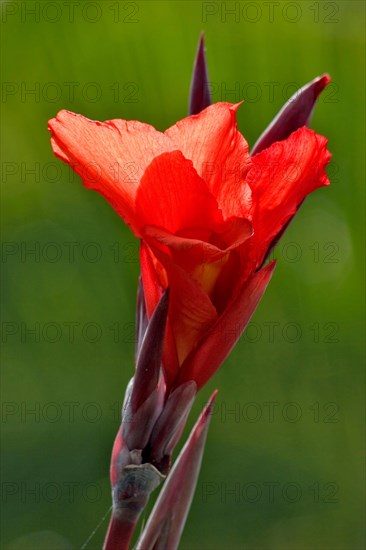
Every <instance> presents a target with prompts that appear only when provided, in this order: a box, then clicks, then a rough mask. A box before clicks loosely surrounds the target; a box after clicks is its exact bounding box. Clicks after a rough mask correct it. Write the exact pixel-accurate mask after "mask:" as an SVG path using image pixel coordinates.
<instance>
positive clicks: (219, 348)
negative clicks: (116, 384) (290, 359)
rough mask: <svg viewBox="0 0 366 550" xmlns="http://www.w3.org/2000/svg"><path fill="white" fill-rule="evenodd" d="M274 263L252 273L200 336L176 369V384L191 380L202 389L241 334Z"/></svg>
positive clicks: (269, 276) (264, 287) (262, 291)
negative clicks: (196, 343)
mask: <svg viewBox="0 0 366 550" xmlns="http://www.w3.org/2000/svg"><path fill="white" fill-rule="evenodd" d="M274 267H275V262H271V263H270V264H269V265H268V266H266V267H265V268H263V269H262V270H261V271H258V272H257V273H254V275H253V276H252V277H251V278H250V279H249V280H248V282H247V283H246V284H245V285H244V287H243V288H242V291H241V293H240V295H239V296H237V297H236V299H234V300H233V301H232V302H231V303H230V305H229V306H228V307H227V308H226V310H225V311H224V313H223V314H222V315H221V316H220V317H219V319H218V320H217V322H216V323H215V325H214V326H213V327H212V328H211V329H210V330H209V331H208V332H207V333H206V334H205V335H204V337H203V338H202V340H201V341H200V342H199V343H198V345H197V348H196V349H195V350H193V351H192V353H191V354H190V355H189V357H188V358H187V359H186V360H185V362H184V363H183V365H182V366H181V368H180V376H179V379H178V381H177V382H176V385H177V386H179V384H182V383H184V382H188V381H189V380H194V381H195V382H196V384H197V386H198V389H200V388H202V386H204V385H205V384H206V382H207V381H208V380H209V379H210V378H211V376H212V375H213V374H214V373H215V372H216V371H217V369H218V368H219V367H220V366H221V365H222V363H223V362H224V361H225V359H226V357H227V356H228V355H229V353H230V351H231V350H232V349H233V347H234V345H235V344H236V342H237V341H238V339H239V338H240V336H241V334H242V333H243V331H244V329H245V327H246V325H247V324H248V322H249V320H250V318H251V316H252V315H253V313H254V311H255V309H256V307H257V305H258V304H259V301H260V299H261V298H262V296H263V294H264V291H265V290H266V287H267V285H268V283H269V281H270V279H271V276H272V272H273V269H274Z"/></svg>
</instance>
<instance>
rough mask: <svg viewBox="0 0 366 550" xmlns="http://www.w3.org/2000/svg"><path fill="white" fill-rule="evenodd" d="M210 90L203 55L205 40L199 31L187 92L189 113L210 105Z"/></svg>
mask: <svg viewBox="0 0 366 550" xmlns="http://www.w3.org/2000/svg"><path fill="white" fill-rule="evenodd" d="M211 103H212V101H211V92H210V84H209V79H208V70H207V63H206V55H205V41H204V36H203V33H201V36H200V41H199V43H198V48H197V53H196V58H195V61H194V67H193V74H192V80H191V89H190V92H189V110H188V112H189V114H190V115H197V114H198V113H200V112H201V111H203V109H206V107H208V106H209V105H211Z"/></svg>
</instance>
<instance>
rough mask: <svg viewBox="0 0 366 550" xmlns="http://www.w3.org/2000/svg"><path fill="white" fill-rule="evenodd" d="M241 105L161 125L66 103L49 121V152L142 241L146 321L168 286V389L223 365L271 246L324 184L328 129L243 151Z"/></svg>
mask: <svg viewBox="0 0 366 550" xmlns="http://www.w3.org/2000/svg"><path fill="white" fill-rule="evenodd" d="M238 107H239V105H233V104H230V103H216V104H214V105H211V106H209V107H207V108H206V109H205V110H204V111H202V112H200V113H199V114H197V115H193V116H190V117H187V118H185V119H183V120H181V121H179V122H178V123H177V124H175V125H174V126H173V127H171V128H169V129H168V130H166V132H164V133H161V132H159V131H157V130H156V129H154V128H153V127H152V126H150V125H148V124H143V123H140V122H136V121H125V120H111V121H107V122H104V123H101V122H94V121H91V120H88V119H87V118H84V117H83V116H81V115H76V114H74V113H71V112H68V111H61V112H60V113H58V115H57V117H56V118H54V119H52V120H50V122H49V128H50V130H51V132H52V147H53V150H54V152H55V154H56V155H57V156H58V157H60V158H61V159H62V160H64V161H66V162H68V163H69V164H70V166H71V167H72V168H73V169H74V170H75V171H76V172H77V173H78V174H79V175H80V176H81V178H82V180H83V183H84V185H85V187H88V188H90V189H94V190H96V191H98V192H99V193H101V194H102V195H103V196H104V197H105V198H106V199H107V200H108V201H109V202H110V204H111V205H112V206H113V208H114V209H115V210H116V212H117V213H118V214H119V215H120V216H121V217H122V218H123V219H124V220H125V222H126V223H127V224H128V225H129V226H130V228H131V230H132V231H133V233H134V234H135V236H136V237H137V238H139V239H141V243H142V244H141V273H142V281H143V287H144V294H145V300H146V309H147V315H148V317H149V318H150V317H151V316H152V314H153V312H154V310H155V308H156V306H157V304H158V302H159V300H160V298H161V297H162V295H163V293H164V291H165V289H166V288H167V287H169V288H170V299H169V316H168V322H167V329H166V339H165V347H164V355H163V358H164V359H163V366H164V373H165V378H166V384H167V387H168V388H171V389H172V388H174V387H178V386H179V385H181V384H183V383H185V382H188V381H190V380H194V381H195V382H196V384H197V386H198V388H200V387H202V386H203V385H204V384H205V383H206V382H207V380H208V379H209V378H210V377H211V376H212V375H213V373H214V372H215V371H216V370H217V369H218V368H219V366H220V365H221V363H222V362H223V360H224V359H225V357H226V356H227V355H228V353H229V352H230V350H231V349H232V347H233V346H234V344H235V342H236V341H237V339H238V338H239V336H240V334H241V332H242V331H243V329H244V328H245V326H246V324H247V323H248V321H249V319H250V317H251V315H252V313H253V312H254V310H255V308H256V306H257V304H258V302H259V301H260V299H261V297H262V295H263V293H264V291H265V288H266V286H267V284H268V282H269V280H270V278H271V275H272V272H273V269H274V262H272V263H270V264H269V265H267V266H266V267H262V264H263V262H264V260H265V258H266V257H267V252H268V250H269V249H270V248H271V245H272V244H273V242H274V241H275V240H276V238H277V237H278V235H279V234H280V233H281V230H283V228H284V227H285V226H286V224H287V223H288V222H289V221H290V219H291V218H292V217H293V215H294V214H295V213H296V211H297V209H298V207H299V205H300V204H301V202H302V201H303V200H304V198H305V197H306V196H307V195H308V194H309V193H311V192H312V191H314V190H315V189H316V188H318V187H320V186H323V185H328V184H329V181H328V178H327V176H326V174H325V166H326V164H327V163H328V162H329V159H330V153H329V152H328V151H327V149H326V145H327V140H326V139H325V138H324V137H322V136H321V135H318V134H316V133H315V132H313V131H312V130H310V129H308V128H307V127H306V126H303V127H301V128H299V129H297V130H296V131H293V132H292V133H290V134H289V135H288V137H287V138H286V139H282V138H280V139H282V140H281V141H275V142H274V143H272V144H271V145H270V146H269V147H267V148H264V149H263V148H262V149H261V150H260V152H259V153H258V154H255V155H254V156H251V155H250V154H249V151H248V144H247V142H246V140H245V139H244V137H243V136H242V134H241V133H240V132H239V131H238V128H237V123H236V112H237V109H238Z"/></svg>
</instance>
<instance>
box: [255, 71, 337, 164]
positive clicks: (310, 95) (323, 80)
mask: <svg viewBox="0 0 366 550" xmlns="http://www.w3.org/2000/svg"><path fill="white" fill-rule="evenodd" d="M329 82H330V76H329V75H328V74H323V75H322V76H318V77H317V78H315V79H314V80H312V81H311V82H309V83H308V84H305V86H303V87H302V88H300V90H298V91H297V92H295V93H294V95H293V96H292V97H291V98H290V99H289V100H288V101H287V102H286V103H285V105H284V106H283V107H282V109H281V110H280V111H279V113H278V114H277V116H276V117H275V118H274V119H273V120H272V122H271V123H270V125H269V126H268V127H267V128H266V129H265V130H264V132H263V133H262V135H261V136H260V137H259V139H258V140H257V142H256V143H255V145H254V147H253V149H252V151H251V155H252V156H253V155H256V154H257V153H260V152H261V151H263V149H267V147H270V145H272V143H274V142H275V141H282V140H283V139H287V138H288V136H289V135H290V134H292V132H295V131H296V130H298V129H299V128H301V127H302V126H308V125H309V124H310V121H311V117H312V114H313V110H314V107H315V104H316V101H317V99H318V96H319V94H320V93H321V92H322V91H323V90H324V88H325V87H326V86H327V85H328V84H329Z"/></svg>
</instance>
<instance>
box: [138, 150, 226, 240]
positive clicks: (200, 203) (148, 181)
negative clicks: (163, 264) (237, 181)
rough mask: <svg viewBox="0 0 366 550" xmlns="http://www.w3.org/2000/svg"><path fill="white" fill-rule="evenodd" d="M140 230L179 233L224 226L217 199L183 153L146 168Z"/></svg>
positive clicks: (140, 199)
mask: <svg viewBox="0 0 366 550" xmlns="http://www.w3.org/2000/svg"><path fill="white" fill-rule="evenodd" d="M136 219H137V220H138V225H139V226H140V227H142V226H144V225H156V226H160V227H163V228H164V229H166V230H167V231H169V232H172V233H175V232H176V231H178V230H179V229H183V228H185V227H203V228H205V229H207V228H214V227H215V226H216V225H217V224H220V223H221V222H222V215H221V212H220V211H219V209H218V206H217V202H216V200H215V198H214V197H213V196H212V195H211V193H210V192H209V191H208V189H207V186H206V184H205V182H204V181H203V180H202V178H200V177H199V176H198V174H197V172H196V171H195V169H194V168H193V166H192V162H191V161H190V160H187V159H185V158H184V156H183V155H182V153H181V152H180V151H174V152H171V153H164V154H162V155H160V156H158V157H156V158H155V159H154V160H153V161H152V162H151V164H150V165H149V166H148V167H147V168H146V170H145V173H144V175H143V177H142V178H141V182H140V186H139V189H138V192H137V196H136Z"/></svg>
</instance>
